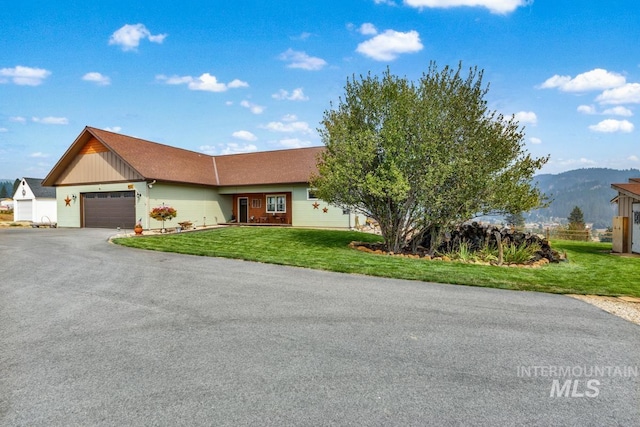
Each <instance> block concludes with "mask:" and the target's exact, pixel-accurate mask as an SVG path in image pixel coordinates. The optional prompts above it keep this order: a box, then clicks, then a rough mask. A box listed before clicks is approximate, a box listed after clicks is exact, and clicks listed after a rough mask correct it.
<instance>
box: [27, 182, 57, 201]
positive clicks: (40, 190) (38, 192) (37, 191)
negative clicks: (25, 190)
mask: <svg viewBox="0 0 640 427" xmlns="http://www.w3.org/2000/svg"><path fill="white" fill-rule="evenodd" d="M22 181H25V182H26V183H27V185H28V186H29V188H30V189H31V191H32V192H33V195H34V196H36V198H37V199H55V198H56V189H55V188H54V187H45V186H43V185H42V178H22ZM22 181H21V182H22Z"/></svg>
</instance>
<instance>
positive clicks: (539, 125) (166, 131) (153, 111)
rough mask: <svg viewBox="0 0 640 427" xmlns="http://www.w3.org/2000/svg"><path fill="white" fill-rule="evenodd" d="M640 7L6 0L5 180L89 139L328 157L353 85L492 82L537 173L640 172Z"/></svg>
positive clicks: (546, 0)
mask: <svg viewBox="0 0 640 427" xmlns="http://www.w3.org/2000/svg"><path fill="white" fill-rule="evenodd" d="M639 23H640V2H638V1H637V0H611V1H606V2H605V1H600V0H583V1H570V0H535V1H527V0H394V1H391V0H341V1H336V2H325V1H311V0H308V1H300V0H298V1H293V0H291V1H290V0H278V1H264V0H262V1H242V0H239V1H234V2H229V1H210V2H195V1H188V0H185V1H180V2H177V1H175V0H154V1H135V0H129V1H117V0H114V1H92V2H88V1H75V0H72V1H69V2H65V3H64V6H62V5H61V4H60V3H59V2H52V1H29V2H22V1H5V2H3V5H2V8H0V178H7V179H14V178H18V177H22V176H30V177H44V176H45V175H46V174H47V173H48V172H49V171H50V169H51V167H53V165H55V163H56V162H57V161H58V159H59V158H60V156H61V155H62V154H63V153H64V152H65V150H66V149H67V148H68V147H69V145H70V144H71V143H72V142H73V141H74V139H75V138H76V137H77V135H78V134H79V133H80V132H81V131H82V129H83V128H84V126H94V127H98V128H102V129H107V130H113V131H116V132H121V133H124V134H127V135H132V136H136V137H140V138H144V139H148V140H152V141H156V142H162V143H165V144H169V145H173V146H178V147H182V148H185V149H189V150H194V151H201V152H206V153H209V154H228V153H236V152H247V151H263V150H274V149H282V148H293V147H305V146H314V145H321V144H322V142H321V140H320V138H319V137H318V134H317V131H316V129H317V128H318V127H319V122H320V120H321V119H322V115H323V112H324V111H325V110H327V109H328V108H330V102H331V101H334V102H335V101H337V100H338V98H339V97H340V95H341V94H342V93H343V88H344V85H345V83H346V79H347V78H349V77H351V76H354V75H355V76H359V75H361V74H362V75H364V74H366V73H368V72H371V73H373V74H380V73H381V72H382V71H383V70H385V69H386V67H387V66H388V67H389V68H390V70H391V72H392V73H394V74H397V75H401V76H406V77H408V78H409V79H412V80H417V79H418V78H419V77H420V75H421V74H422V73H423V72H425V71H426V70H427V68H428V65H429V62H430V61H432V60H434V61H436V63H437V64H438V66H439V67H443V66H445V65H453V66H455V65H457V64H458V63H459V62H460V61H462V63H463V65H464V66H465V67H471V66H478V67H479V68H481V69H484V71H485V74H484V79H485V82H486V83H490V90H489V93H488V95H487V100H488V102H489V106H490V108H491V109H493V110H497V111H498V112H501V113H503V114H504V115H507V116H510V115H512V114H515V115H516V117H517V118H518V119H519V120H520V123H521V125H523V126H525V133H526V146H527V149H528V150H529V152H531V153H532V154H533V155H535V156H542V155H546V154H550V155H551V161H550V162H549V163H548V165H547V166H545V168H544V169H543V170H542V172H546V173H558V172H562V171H565V170H570V169H577V168H583V167H611V168H617V169H627V168H638V167H640V143H639V141H638V135H639V133H640V121H639V120H638V119H637V117H638V114H640V109H639V108H638V105H639V104H640V43H638V41H639V40H640V25H639Z"/></svg>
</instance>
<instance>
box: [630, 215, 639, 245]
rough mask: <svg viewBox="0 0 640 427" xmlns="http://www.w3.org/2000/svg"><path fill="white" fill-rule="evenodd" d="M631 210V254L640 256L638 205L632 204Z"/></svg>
mask: <svg viewBox="0 0 640 427" xmlns="http://www.w3.org/2000/svg"><path fill="white" fill-rule="evenodd" d="M631 209H632V211H633V212H632V213H631V218H630V220H631V223H632V224H631V252H635V253H637V254H640V203H634V204H633V205H632V207H631Z"/></svg>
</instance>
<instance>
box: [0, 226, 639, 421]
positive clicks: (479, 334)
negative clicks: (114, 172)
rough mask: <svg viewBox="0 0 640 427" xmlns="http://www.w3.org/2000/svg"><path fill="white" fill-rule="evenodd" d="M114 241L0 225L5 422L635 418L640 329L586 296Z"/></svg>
mask: <svg viewBox="0 0 640 427" xmlns="http://www.w3.org/2000/svg"><path fill="white" fill-rule="evenodd" d="M111 233H112V232H111V231H108V230H70V229H8V230H0V256H1V257H2V269H3V270H2V274H0V374H1V376H0V425H3V426H16V425H21V426H22V425H24V426H63V425H64V426H67V425H81V426H94V425H98V426H102V425H104V426H124V425H132V426H135V425H145V426H146V425H167V426H178V425H188V426H196V425H216V426H218V425H274V426H275V425H277V426H280V425H309V426H321V425H385V426H387V425H438V426H447V425H491V426H498V425H540V426H543V425H544V426H546V425H598V426H604V425H640V377H638V376H635V375H634V368H635V372H636V373H637V370H638V369H640V368H639V367H640V327H638V326H636V325H633V324H631V323H628V322H626V321H624V320H622V319H619V318H617V317H614V316H611V315H609V314H607V313H605V312H603V311H600V310H599V309H597V308H594V307H592V306H590V305H588V304H586V303H583V302H581V301H577V300H573V299H571V298H568V297H563V296H558V295H546V294H536V293H528V292H513V291H501V290H495V289H482V288H473V287H464V286H451V285H438V284H431V283H421V282H411V281H401V280H385V279H379V278H371V277H365V276H357V275H353V276H351V275H342V274H334V273H328V272H321V271H312V270H306V269H299V268H287V267H281V266H273V265H266V264H258V263H249V262H242V261H235V260H225V259H215V258H203V257H195V256H183V255H176V254H165V253H157V252H147V251H138V250H134V249H129V248H123V247H119V246H115V245H112V244H108V243H107V242H106V238H107V237H108V235H110V234H111ZM537 367H538V368H537ZM542 367H544V368H542ZM607 367H611V368H614V369H615V368H618V369H620V371H619V372H617V371H611V372H604V371H602V369H603V368H604V369H608V368H607ZM628 367H632V369H631V370H629V368H628ZM567 368H569V369H570V370H571V371H572V372H570V373H569V375H566V376H562V377H560V376H558V375H559V374H560V372H559V371H557V372H556V376H554V373H553V369H556V370H558V369H567ZM595 368H598V369H601V371H597V372H596V371H594V369H595ZM589 370H591V372H590V371H589ZM565 373H566V372H565ZM625 373H626V374H627V376H624V374H625ZM590 374H591V375H590ZM554 380H556V381H555V382H556V383H557V385H556V386H554ZM588 380H595V381H596V382H597V383H595V382H591V383H589V384H587V381H588ZM565 381H569V385H570V386H571V390H569V389H568V388H565V389H564V390H562V389H561V388H562V386H565ZM576 381H577V382H576ZM554 387H556V389H555V391H553V390H554ZM552 392H553V397H550V394H551V393H552ZM557 394H561V396H560V397H557V396H556V395H557ZM565 394H567V395H568V397H567V396H565Z"/></svg>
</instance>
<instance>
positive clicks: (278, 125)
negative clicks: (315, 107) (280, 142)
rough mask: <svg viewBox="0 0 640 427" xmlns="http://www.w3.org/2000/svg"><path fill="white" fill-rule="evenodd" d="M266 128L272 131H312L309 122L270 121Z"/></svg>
mask: <svg viewBox="0 0 640 427" xmlns="http://www.w3.org/2000/svg"><path fill="white" fill-rule="evenodd" d="M264 128H265V129H268V130H270V131H272V132H287V133H291V132H300V133H311V128H310V127H309V124H308V123H307V122H288V123H282V122H269V123H267V125H266V126H264Z"/></svg>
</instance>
